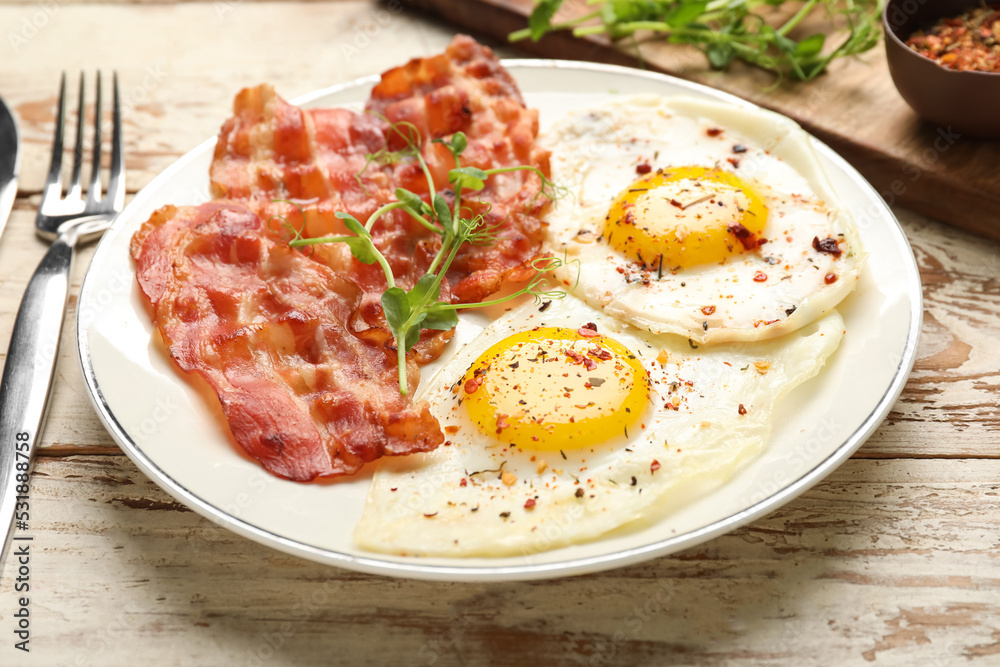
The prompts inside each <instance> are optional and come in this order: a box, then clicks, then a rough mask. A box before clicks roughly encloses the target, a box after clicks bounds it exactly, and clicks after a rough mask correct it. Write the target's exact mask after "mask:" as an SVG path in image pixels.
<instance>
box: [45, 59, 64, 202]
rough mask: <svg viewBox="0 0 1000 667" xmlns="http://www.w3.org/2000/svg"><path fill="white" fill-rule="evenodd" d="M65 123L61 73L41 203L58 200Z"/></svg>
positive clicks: (60, 187) (60, 190)
mask: <svg viewBox="0 0 1000 667" xmlns="http://www.w3.org/2000/svg"><path fill="white" fill-rule="evenodd" d="M65 122H66V72H63V73H62V78H61V79H60V83H59V109H58V112H57V114H56V136H55V137H54V138H53V139H52V162H51V163H50V164H49V177H48V179H47V180H46V181H45V190H44V192H43V194H42V201H43V202H45V201H52V200H56V199H59V196H60V193H61V192H62V183H61V182H60V180H59V177H60V174H61V171H62V153H63V126H64V125H65Z"/></svg>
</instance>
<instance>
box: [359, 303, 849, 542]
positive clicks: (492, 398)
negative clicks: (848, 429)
mask: <svg viewBox="0 0 1000 667" xmlns="http://www.w3.org/2000/svg"><path fill="white" fill-rule="evenodd" d="M842 334H843V320H842V318H841V317H840V315H839V314H838V313H837V312H836V310H834V311H832V312H831V313H829V314H828V315H827V316H825V317H823V318H822V319H820V320H818V321H816V322H814V323H812V324H810V325H807V326H805V327H803V328H800V329H799V330H798V331H796V332H795V333H792V334H790V335H788V336H785V337H782V338H780V339H775V340H770V341H764V342H754V343H739V344H733V345H727V346H697V345H695V344H694V343H692V342H690V341H688V340H687V339H684V338H678V337H677V336H673V335H654V334H651V333H649V332H647V331H643V330H639V329H636V328H634V327H632V326H629V325H627V324H624V323H622V322H621V321H619V320H616V319H615V318H612V317H610V316H608V315H606V314H604V313H602V312H600V311H597V310H595V309H594V308H592V307H591V306H589V305H587V304H586V303H584V302H583V301H581V300H579V299H577V298H575V297H573V296H572V295H567V296H566V298H564V299H562V300H556V301H552V302H549V303H547V304H543V305H542V306H541V307H540V306H537V305H535V304H531V303H527V304H524V305H522V306H519V307H517V308H515V309H513V310H511V311H509V312H508V313H506V314H505V315H503V316H502V317H500V318H498V319H496V320H494V321H493V322H492V323H490V324H489V325H488V326H487V327H486V328H485V329H483V330H482V331H481V332H480V333H479V334H478V335H477V336H476V337H475V338H474V339H473V340H472V341H471V342H470V343H468V344H466V345H465V346H464V347H463V348H462V349H461V350H460V351H459V352H458V353H457V354H456V355H455V356H454V357H453V358H451V359H450V360H449V361H448V362H447V363H446V364H445V365H444V366H443V368H441V370H440V371H439V372H438V373H437V374H436V375H435V376H434V377H433V378H431V379H430V380H429V381H428V382H426V384H424V385H422V386H423V387H424V389H423V390H422V393H421V395H420V396H418V398H420V399H425V400H428V401H429V402H430V404H431V406H432V408H431V409H432V411H433V412H434V414H435V416H436V417H437V418H438V420H439V421H440V422H441V425H442V428H443V429H444V433H445V437H446V438H447V441H446V442H445V444H444V445H443V446H441V447H439V448H438V449H437V450H435V451H433V452H429V453H427V454H415V455H412V456H407V457H405V458H403V457H400V458H396V459H383V460H381V461H380V462H379V468H378V470H377V472H376V474H375V476H374V479H373V481H372V484H371V487H370V489H369V493H368V498H367V502H366V506H365V510H364V513H363V516H362V518H361V520H360V522H359V523H358V526H357V528H356V530H355V533H354V538H355V540H356V542H357V543H358V544H359V545H360V546H361V547H363V548H365V549H369V550H372V551H377V552H383V553H390V554H396V555H410V556H445V557H470V556H491V557H496V556H507V555H517V554H528V553H533V552H538V551H543V550H548V549H553V548H557V547H562V546H565V545H569V544H572V543H576V542H581V541H586V540H591V539H594V538H596V537H599V536H601V535H604V534H606V533H608V532H609V531H612V530H615V529H618V528H621V527H623V526H627V525H629V524H632V523H633V522H636V521H637V520H639V519H641V518H644V517H645V518H647V519H648V518H649V517H657V516H662V513H663V512H664V511H666V510H667V509H668V508H669V507H673V506H676V505H678V504H681V503H684V502H685V501H687V500H689V499H693V498H697V497H700V496H701V495H702V494H703V493H705V492H706V491H708V490H710V489H712V488H714V487H716V486H718V485H720V484H722V483H723V482H725V481H726V480H727V479H728V478H729V477H730V476H731V475H732V474H733V473H734V472H735V471H736V470H737V469H738V468H739V467H740V465H741V464H743V463H744V462H746V461H747V460H749V459H751V458H752V457H754V456H756V455H757V454H758V453H759V452H760V451H761V450H762V449H763V447H764V446H765V444H766V442H767V439H768V434H769V433H770V431H771V425H772V422H773V418H774V411H775V406H776V404H777V402H778V401H779V399H780V398H781V397H782V396H784V395H785V394H787V393H788V392H789V391H790V390H791V389H792V388H794V387H796V386H797V385H799V384H801V383H802V382H804V381H805V380H807V379H808V378H810V377H812V376H813V375H815V374H816V373H817V372H818V371H819V370H820V368H821V367H822V366H823V364H824V363H825V361H826V359H827V358H828V357H829V356H830V354H832V353H833V351H834V350H835V349H836V348H837V346H838V344H839V342H840V340H841V337H842Z"/></svg>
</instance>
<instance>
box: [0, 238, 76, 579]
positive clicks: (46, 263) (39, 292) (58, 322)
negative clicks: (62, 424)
mask: <svg viewBox="0 0 1000 667" xmlns="http://www.w3.org/2000/svg"><path fill="white" fill-rule="evenodd" d="M75 245H76V234H75V233H70V234H63V235H61V236H60V237H59V238H58V239H56V241H55V242H54V243H53V244H52V245H51V246H50V247H49V249H48V252H46V253H45V257H43V258H42V261H41V263H40V264H39V265H38V268H37V269H35V273H34V275H32V276H31V280H30V281H29V282H28V288H27V290H26V291H25V293H24V297H23V298H22V299H21V306H20V307H19V308H18V310H17V319H15V320H14V330H13V333H12V334H11V338H10V347H9V348H8V349H7V361H6V364H5V365H4V369H3V380H2V381H0V531H2V535H3V548H2V551H0V566H2V564H3V560H4V558H5V557H6V555H7V550H8V548H9V546H10V543H11V535H12V533H13V521H14V518H15V516H17V517H18V521H25V523H27V520H28V518H30V502H29V498H28V490H29V488H30V483H29V477H28V469H29V467H30V465H31V457H32V454H33V453H34V449H35V445H36V443H37V442H38V440H39V438H40V436H41V430H42V418H43V417H44V415H45V407H46V404H47V403H48V397H49V389H50V387H51V386H52V375H53V371H54V370H55V365H56V353H57V351H58V349H59V337H60V334H61V332H62V325H63V317H64V315H65V312H66V297H67V295H68V293H69V276H70V270H71V269H72V266H73V249H74V246H75ZM18 539H19V540H20V539H22V538H20V537H19V538H18ZM26 539H30V537H26ZM20 544H23V545H29V546H30V544H31V543H30V542H28V541H25V542H22V543H20ZM21 548H22V549H23V548H25V547H24V546H22V547H21Z"/></svg>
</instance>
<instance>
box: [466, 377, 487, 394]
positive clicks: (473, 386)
mask: <svg viewBox="0 0 1000 667" xmlns="http://www.w3.org/2000/svg"><path fill="white" fill-rule="evenodd" d="M485 379H486V378H484V377H477V378H471V379H469V380H468V381H466V383H465V393H466V394H474V393H476V390H477V389H479V387H480V385H482V384H483V382H484V381H485Z"/></svg>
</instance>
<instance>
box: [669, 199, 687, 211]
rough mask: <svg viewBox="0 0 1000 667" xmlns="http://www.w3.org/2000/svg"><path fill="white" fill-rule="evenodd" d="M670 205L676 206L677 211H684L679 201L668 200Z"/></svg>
mask: <svg viewBox="0 0 1000 667" xmlns="http://www.w3.org/2000/svg"><path fill="white" fill-rule="evenodd" d="M670 205H671V206H676V207H677V208H679V209H681V210H684V204H682V203H680V202H679V201H677V200H676V199H671V200H670Z"/></svg>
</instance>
